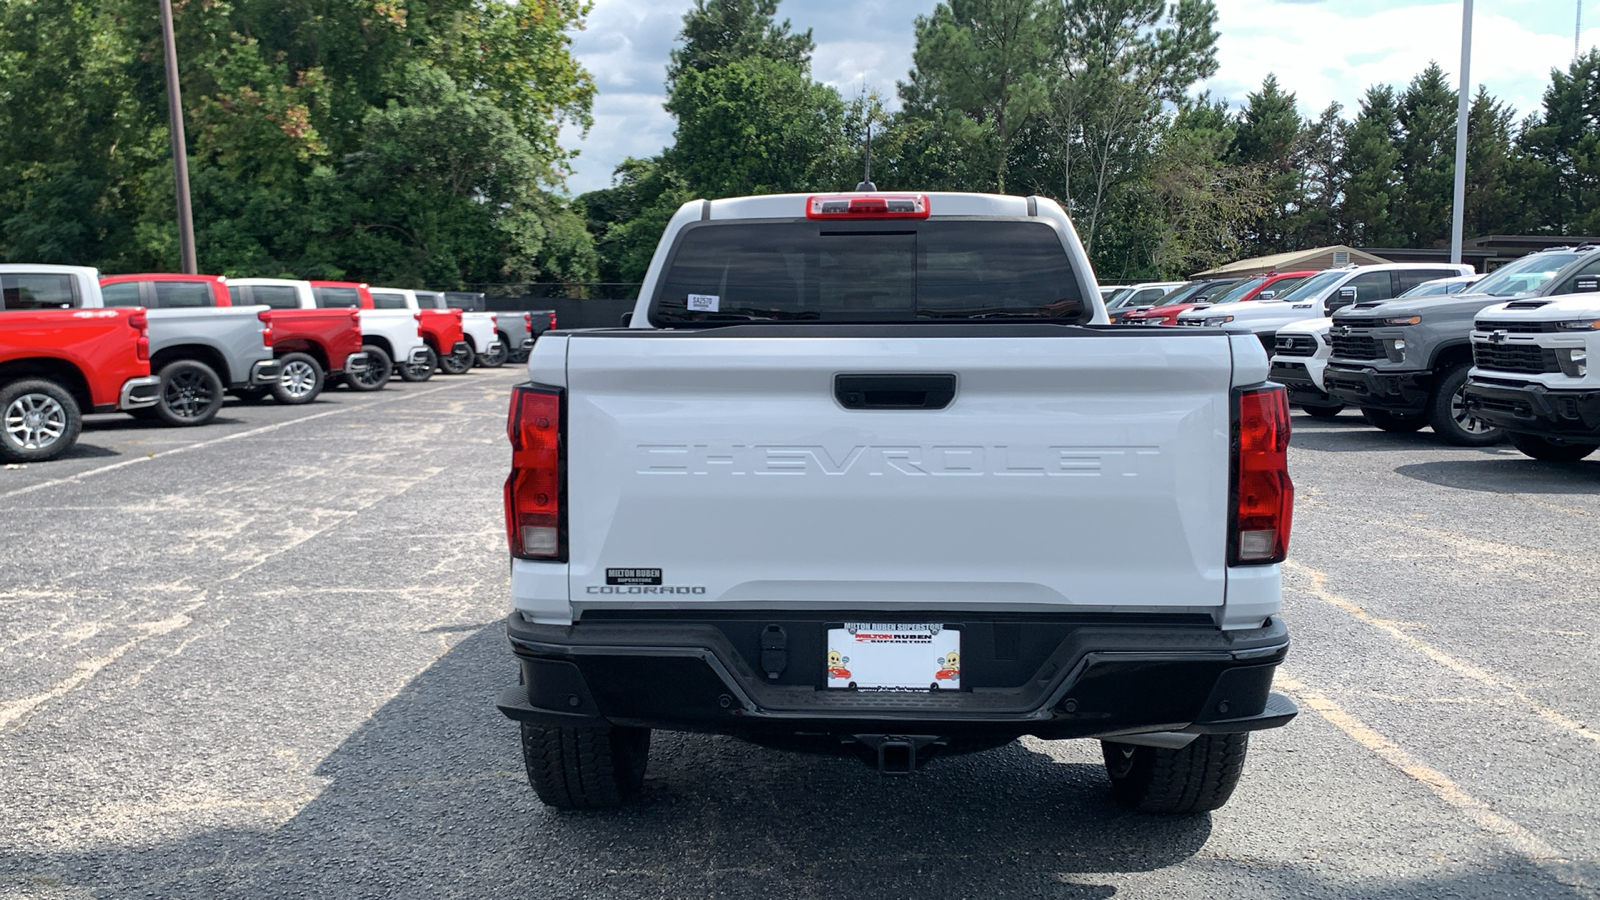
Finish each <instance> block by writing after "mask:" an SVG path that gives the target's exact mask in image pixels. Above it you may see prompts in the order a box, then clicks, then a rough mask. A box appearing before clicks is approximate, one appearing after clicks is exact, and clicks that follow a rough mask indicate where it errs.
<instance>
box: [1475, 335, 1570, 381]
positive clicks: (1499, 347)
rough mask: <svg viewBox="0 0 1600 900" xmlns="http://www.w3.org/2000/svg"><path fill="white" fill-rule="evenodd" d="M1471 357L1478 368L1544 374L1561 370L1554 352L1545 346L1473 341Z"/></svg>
mask: <svg viewBox="0 0 1600 900" xmlns="http://www.w3.org/2000/svg"><path fill="white" fill-rule="evenodd" d="M1472 357H1473V361H1474V362H1476V363H1477V364H1478V368H1480V369H1489V370H1491V371H1495V372H1517V373H1519V374H1523V375H1545V374H1552V373H1555V372H1560V371H1561V364H1560V363H1558V362H1556V352H1555V351H1554V350H1550V349H1548V348H1545V347H1534V346H1528V345H1521V346H1509V345H1506V344H1491V343H1489V342H1487V341H1475V342H1474V343H1473V345H1472Z"/></svg>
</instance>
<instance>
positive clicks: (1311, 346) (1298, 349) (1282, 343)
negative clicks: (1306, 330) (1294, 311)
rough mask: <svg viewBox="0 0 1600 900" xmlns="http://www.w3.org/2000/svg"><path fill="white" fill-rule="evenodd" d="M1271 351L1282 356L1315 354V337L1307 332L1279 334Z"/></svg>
mask: <svg viewBox="0 0 1600 900" xmlns="http://www.w3.org/2000/svg"><path fill="white" fill-rule="evenodd" d="M1273 352H1275V353H1279V354H1282V355H1283V356H1315V355H1316V354H1317V339H1316V338H1314V337H1312V336H1311V335H1309V334H1280V335H1278V342H1277V344H1276V346H1274V347H1273Z"/></svg>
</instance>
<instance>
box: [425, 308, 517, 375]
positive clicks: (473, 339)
mask: <svg viewBox="0 0 1600 900" xmlns="http://www.w3.org/2000/svg"><path fill="white" fill-rule="evenodd" d="M407 293H409V294H410V295H411V296H412V297H413V298H414V299H415V300H416V303H417V306H418V307H420V308H422V309H459V310H461V333H462V336H463V337H464V338H465V339H466V342H467V347H468V348H469V349H470V350H471V351H472V357H471V359H472V364H473V365H478V366H482V367H484V368H486V369H498V368H500V367H501V366H503V365H505V364H506V355H507V350H506V345H505V343H504V342H503V341H501V340H500V321H499V317H498V316H496V315H495V314H494V313H492V312H483V311H478V310H470V309H466V308H465V307H461V306H452V305H451V304H450V300H449V298H447V297H445V295H444V294H443V293H442V292H440V291H408V292H407Z"/></svg>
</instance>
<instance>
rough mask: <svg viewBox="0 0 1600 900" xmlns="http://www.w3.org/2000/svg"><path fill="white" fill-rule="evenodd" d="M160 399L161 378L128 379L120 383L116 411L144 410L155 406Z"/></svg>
mask: <svg viewBox="0 0 1600 900" xmlns="http://www.w3.org/2000/svg"><path fill="white" fill-rule="evenodd" d="M160 399H161V376H159V375H146V376H144V377H142V378H129V379H128V380H127V381H124V382H123V383H122V392H121V393H120V394H119V395H118V396H117V409H120V410H123V411H124V412H126V411H127V410H130V409H144V408H145V407H147V406H155V405H156V402H157V401H159V400H160Z"/></svg>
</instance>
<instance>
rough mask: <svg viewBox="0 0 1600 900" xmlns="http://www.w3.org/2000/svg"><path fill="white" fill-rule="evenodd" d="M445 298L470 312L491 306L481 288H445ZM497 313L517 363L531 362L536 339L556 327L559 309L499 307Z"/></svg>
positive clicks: (502, 339)
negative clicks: (460, 289) (461, 289)
mask: <svg viewBox="0 0 1600 900" xmlns="http://www.w3.org/2000/svg"><path fill="white" fill-rule="evenodd" d="M444 301H445V304H446V305H447V306H449V307H450V308H451V309H459V310H463V311H466V312H487V311H488V310H489V303H488V300H487V299H486V298H485V297H484V295H483V294H482V293H481V292H478V291H445V292H444ZM495 316H496V318H497V320H498V330H499V333H500V342H501V343H502V344H503V345H505V348H506V350H507V352H508V353H509V356H508V357H507V359H508V360H509V361H511V362H514V363H524V362H527V361H528V352H529V351H531V350H532V349H533V342H534V341H536V340H538V339H539V335H541V334H543V333H545V332H546V331H553V330H555V327H556V311H555V310H553V309H517V310H496V311H495Z"/></svg>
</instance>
